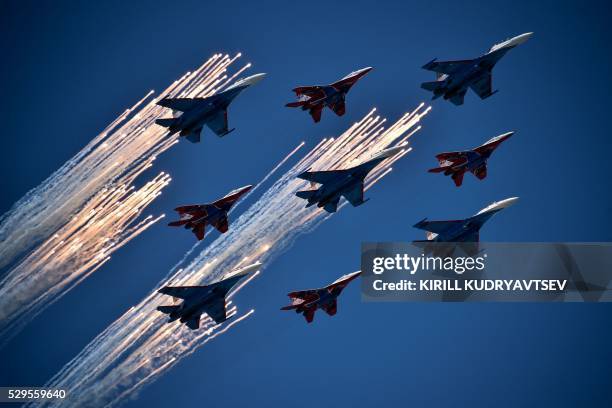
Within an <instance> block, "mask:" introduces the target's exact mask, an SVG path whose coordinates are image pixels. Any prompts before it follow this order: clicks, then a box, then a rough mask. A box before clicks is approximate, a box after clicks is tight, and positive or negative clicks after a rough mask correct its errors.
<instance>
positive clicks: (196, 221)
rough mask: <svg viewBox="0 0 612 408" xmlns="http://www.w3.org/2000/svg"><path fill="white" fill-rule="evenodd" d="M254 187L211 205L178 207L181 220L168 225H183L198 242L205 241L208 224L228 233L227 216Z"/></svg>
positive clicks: (234, 192) (243, 188) (235, 191)
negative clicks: (191, 232)
mask: <svg viewBox="0 0 612 408" xmlns="http://www.w3.org/2000/svg"><path fill="white" fill-rule="evenodd" d="M252 188H253V186H251V185H249V186H245V187H241V188H237V189H236V190H232V191H230V192H229V193H227V194H226V195H225V197H223V198H221V199H219V200H217V201H215V202H214V203H210V204H200V205H185V206H182V207H177V208H175V209H174V211H176V212H178V213H179V215H180V217H181V219H180V220H178V221H172V222H171V223H169V224H168V225H169V226H171V227H180V226H182V225H184V226H185V228H187V229H191V230H192V231H193V233H194V234H195V235H196V237H197V238H198V241H201V240H202V239H204V229H205V228H206V224H210V225H212V226H213V227H215V228H216V229H217V230H218V231H219V232H220V233H222V234H223V233H225V232H227V230H228V228H229V222H228V219H227V215H228V213H229V210H230V209H231V208H232V206H233V205H234V204H235V203H236V201H238V200H239V199H240V197H242V196H243V195H244V194H246V193H247V192H248V191H249V190H251V189H252Z"/></svg>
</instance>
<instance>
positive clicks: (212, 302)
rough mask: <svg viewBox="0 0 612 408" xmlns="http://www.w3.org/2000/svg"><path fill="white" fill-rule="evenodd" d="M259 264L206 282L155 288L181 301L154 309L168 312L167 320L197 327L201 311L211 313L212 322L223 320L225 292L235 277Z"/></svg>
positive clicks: (240, 276)
mask: <svg viewBox="0 0 612 408" xmlns="http://www.w3.org/2000/svg"><path fill="white" fill-rule="evenodd" d="M260 266H261V263H259V262H258V263H254V264H252V265H249V266H245V267H244V268H240V269H238V270H236V271H234V272H232V273H230V274H229V275H228V276H226V277H225V278H224V279H222V280H220V281H218V282H215V283H211V284H210V285H206V286H164V287H163V288H161V289H159V290H158V292H159V293H161V294H164V295H168V296H172V297H173V298H175V299H182V300H183V302H182V303H181V304H180V305H165V306H158V307H157V310H159V311H160V312H162V313H165V314H167V315H169V316H170V320H169V321H168V322H173V321H175V320H177V319H180V321H181V323H185V324H186V325H187V327H189V328H190V329H191V330H196V329H198V328H199V327H200V317H201V315H202V313H206V314H207V315H208V316H210V318H211V319H213V320H214V321H215V323H217V324H219V323H222V322H224V321H226V320H227V310H226V308H225V305H226V304H225V297H226V296H227V294H228V292H229V291H230V290H231V289H232V288H233V287H234V286H235V285H236V283H238V281H240V280H241V279H242V278H244V277H245V276H247V275H248V274H250V273H251V272H254V271H256V270H257V269H259V267H260Z"/></svg>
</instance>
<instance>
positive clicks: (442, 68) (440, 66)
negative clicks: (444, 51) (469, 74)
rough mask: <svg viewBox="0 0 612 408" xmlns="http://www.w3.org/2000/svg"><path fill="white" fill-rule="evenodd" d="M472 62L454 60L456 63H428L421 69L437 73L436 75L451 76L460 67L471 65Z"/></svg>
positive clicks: (434, 61)
mask: <svg viewBox="0 0 612 408" xmlns="http://www.w3.org/2000/svg"><path fill="white" fill-rule="evenodd" d="M473 62H474V61H473V60H456V61H436V60H433V61H430V62H428V63H427V64H425V65H423V69H426V70H428V71H433V72H437V73H438V74H447V75H448V74H452V73H454V72H456V71H457V70H458V69H460V68H461V67H464V66H466V65H470V64H472V63H473Z"/></svg>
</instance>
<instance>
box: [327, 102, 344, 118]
mask: <svg viewBox="0 0 612 408" xmlns="http://www.w3.org/2000/svg"><path fill="white" fill-rule="evenodd" d="M329 109H331V110H333V111H334V113H335V114H336V115H338V116H342V115H344V113H345V112H346V105H345V103H344V99H343V100H341V101H339V102H336V103H334V104H333V105H329Z"/></svg>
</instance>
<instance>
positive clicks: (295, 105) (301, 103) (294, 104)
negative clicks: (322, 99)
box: [285, 101, 306, 108]
mask: <svg viewBox="0 0 612 408" xmlns="http://www.w3.org/2000/svg"><path fill="white" fill-rule="evenodd" d="M305 104H306V101H297V102H289V103H288V104H286V105H285V106H286V107H288V108H299V107H300V106H304V105H305Z"/></svg>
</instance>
